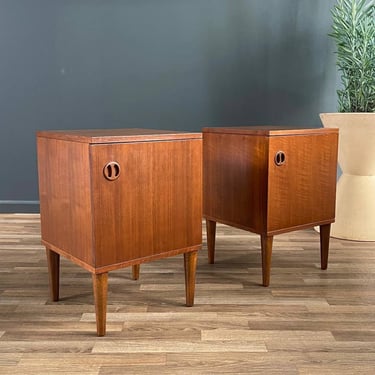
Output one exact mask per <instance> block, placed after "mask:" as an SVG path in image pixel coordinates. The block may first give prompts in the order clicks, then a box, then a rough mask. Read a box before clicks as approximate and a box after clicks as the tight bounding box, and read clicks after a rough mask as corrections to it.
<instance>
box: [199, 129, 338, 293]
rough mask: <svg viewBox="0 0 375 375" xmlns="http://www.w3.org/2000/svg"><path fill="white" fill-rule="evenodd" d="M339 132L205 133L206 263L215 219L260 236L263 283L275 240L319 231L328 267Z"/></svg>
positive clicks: (212, 248)
mask: <svg viewBox="0 0 375 375" xmlns="http://www.w3.org/2000/svg"><path fill="white" fill-rule="evenodd" d="M337 143H338V130H337V129H323V128H319V129H292V128H290V129H288V128H279V127H226V128H204V129H203V175H204V178H203V191H204V193H203V196H204V201H203V215H204V217H205V218H206V224H207V241H208V251H209V261H210V263H213V262H214V251H215V228H216V222H221V223H224V224H227V225H231V226H234V227H238V228H241V229H245V230H248V231H250V232H255V233H259V234H260V235H261V248H262V266H263V285H265V286H268V285H269V279H270V267H271V254H272V240H273V236H274V235H276V234H279V233H285V232H289V231H292V230H297V229H302V228H308V227H313V226H317V225H319V226H320V236H321V266H322V269H325V268H326V267H327V260H328V245H329V233H330V224H331V223H332V222H333V221H334V219H335V195H336V171H337Z"/></svg>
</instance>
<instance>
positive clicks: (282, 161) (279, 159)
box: [275, 151, 286, 166]
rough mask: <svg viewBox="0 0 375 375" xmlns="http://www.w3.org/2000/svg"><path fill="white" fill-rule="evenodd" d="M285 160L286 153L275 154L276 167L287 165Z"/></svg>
mask: <svg viewBox="0 0 375 375" xmlns="http://www.w3.org/2000/svg"><path fill="white" fill-rule="evenodd" d="M285 159H286V156H285V153H284V151H277V152H276V154H275V164H276V165H278V166H279V165H283V164H285Z"/></svg>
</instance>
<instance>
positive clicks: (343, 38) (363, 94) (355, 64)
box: [329, 0, 375, 112]
mask: <svg viewBox="0 0 375 375" xmlns="http://www.w3.org/2000/svg"><path fill="white" fill-rule="evenodd" d="M332 18H333V25H332V32H331V34H329V35H330V36H331V37H332V38H333V39H334V40H335V43H336V46H337V66H338V69H339V71H340V72H341V81H342V88H341V89H340V90H337V94H338V103H339V111H340V112H375V1H374V0H337V3H336V5H335V6H334V8H333V9H332Z"/></svg>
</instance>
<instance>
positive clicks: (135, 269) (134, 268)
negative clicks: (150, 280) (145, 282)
mask: <svg viewBox="0 0 375 375" xmlns="http://www.w3.org/2000/svg"><path fill="white" fill-rule="evenodd" d="M140 267H141V265H140V264H134V265H133V266H132V279H133V280H138V279H139V269H140Z"/></svg>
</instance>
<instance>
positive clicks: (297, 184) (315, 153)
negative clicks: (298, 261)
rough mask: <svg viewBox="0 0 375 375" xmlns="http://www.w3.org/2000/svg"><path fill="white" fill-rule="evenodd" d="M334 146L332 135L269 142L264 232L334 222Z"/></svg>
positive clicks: (335, 144)
mask: <svg viewBox="0 0 375 375" xmlns="http://www.w3.org/2000/svg"><path fill="white" fill-rule="evenodd" d="M337 143H338V137H337V134H335V133H331V134H321V135H306V136H304V135H298V136H283V137H271V138H270V154H269V193H268V194H269V195H268V232H272V231H277V230H282V229H287V228H293V227H298V226H308V225H309V224H311V225H316V224H318V223H319V222H322V223H323V222H332V221H334V218H335V196H336V175H337ZM278 151H283V152H284V154H285V163H284V164H282V165H280V166H277V165H276V163H275V155H276V153H277V152H278Z"/></svg>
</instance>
